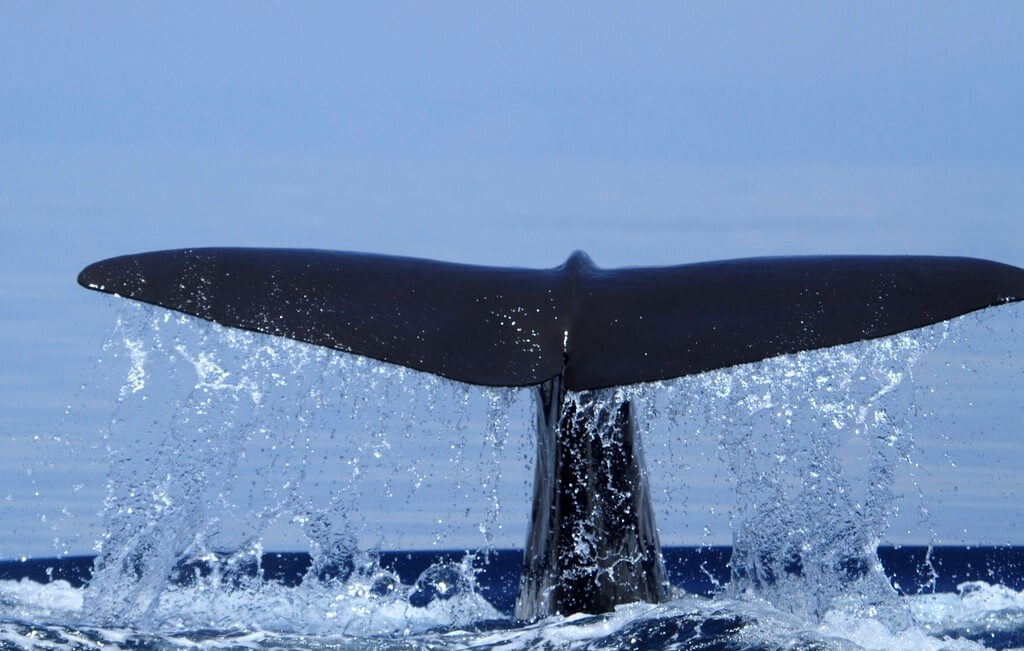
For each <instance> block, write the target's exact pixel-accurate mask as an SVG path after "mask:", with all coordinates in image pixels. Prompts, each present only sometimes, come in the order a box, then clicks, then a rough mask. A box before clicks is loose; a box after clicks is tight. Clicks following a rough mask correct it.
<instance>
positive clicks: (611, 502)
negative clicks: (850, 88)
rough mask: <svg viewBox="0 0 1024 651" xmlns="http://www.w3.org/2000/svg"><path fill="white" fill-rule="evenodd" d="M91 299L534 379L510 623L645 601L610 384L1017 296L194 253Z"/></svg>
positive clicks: (977, 268)
mask: <svg viewBox="0 0 1024 651" xmlns="http://www.w3.org/2000/svg"><path fill="white" fill-rule="evenodd" d="M78 282H79V283H80V284H81V285H83V286H85V287H88V288H90V289H95V290H98V291H102V292H107V293H110V294H116V295H119V296H123V297H125V298H130V299H133V300H137V301H142V302H145V303H151V304H154V305H159V306H161V307H165V308H168V309H172V310H177V311H179V312H184V313H186V314H191V315H194V316H197V317H200V318H203V319H207V320H209V321H214V322H216V323H219V324H222V325H225V326H231V327H235V328H242V329H245V330H252V331H256V332H262V333H266V334H269V335H276V336H281V337H288V338H291V339H296V340H299V341H305V342H308V343H312V344H316V345H319V346H326V347H329V348H334V349H337V350H341V351H345V352H350V353H355V354H358V355H364V356H367V357H372V358H375V359H378V360H382V361H385V362H390V363H393V364H401V365H403V366H407V367H410V368H414V369H417V370H421V371H426V372H429V373H434V374H436V375H440V376H442V377H446V378H449V379H452V380H458V381H460V382H467V383H470V384H478V385H486V386H533V387H535V392H536V396H537V465H536V477H535V483H534V498H533V512H532V513H533V514H532V519H531V522H530V528H529V532H528V535H527V542H526V552H525V563H524V569H523V576H522V578H521V582H520V593H519V598H518V600H517V604H516V616H517V617H519V618H522V619H532V618H535V617H538V616H544V615H548V614H553V613H570V612H592V613H596V612H604V611H608V610H611V609H612V608H613V607H614V606H615V605H617V604H621V603H628V602H634V601H649V602H658V601H662V600H664V599H665V598H667V596H668V585H667V582H666V580H665V572H664V568H663V566H662V560H661V551H660V546H659V543H658V535H657V529H656V527H655V524H654V514H653V510H652V508H651V504H650V498H649V494H648V488H647V482H646V479H645V472H644V465H643V459H642V452H641V448H640V441H639V439H638V437H637V435H636V432H635V428H634V425H633V413H632V406H631V405H630V403H629V402H628V401H622V400H618V401H617V400H616V399H615V393H614V391H613V390H612V389H613V388H614V387H617V386H622V385H628V384H635V383H639V382H652V381H656V380H665V379H670V378H675V377H679V376H683V375H689V374H693V373H700V372H702V371H708V370H712V369H716V368H722V367H727V366H732V365H735V364H742V363H745V362H754V361H758V360H761V359H765V358H768V357H773V356H776V355H782V354H786V353H794V352H798V351H802V350H812V349H816V348H825V347H828V346H836V345H839V344H845V343H850V342H854V341H860V340H864V339H873V338H877V337H884V336H887V335H892V334H895V333H898V332H902V331H905V330H911V329H914V328H919V327H923V326H926V325H929V324H932V323H937V322H939V321H944V320H946V319H950V318H953V317H955V316H959V315H962V314H966V313H968V312H972V311H974V310H979V309H982V308H986V307H990V306H994V305H1000V304H1004V303H1009V302H1013V301H1018V300H1022V299H1024V270H1022V269H1018V268H1016V267H1011V266H1008V265H1004V264H999V263H996V262H990V261H986V260H977V259H972V258H954V257H926V256H823V257H789V258H751V259H744V260H727V261H718V262H706V263H699V264H687V265H679V266H671V267H645V268H626V269H601V268H599V267H596V266H595V265H594V264H593V262H591V260H590V258H589V257H588V256H587V255H586V254H585V253H582V252H579V251H578V252H576V253H573V254H572V255H571V256H570V257H569V259H568V260H567V261H566V262H565V263H564V264H562V265H561V266H558V267H555V268H553V269H537V270H534V269H512V268H498V267H485V266H473V265H463V264H453V263H447V262H437V261H433V260H420V259H414V258H403V257H393V256H383V255H372V254H365V253H349V252H338V251H319V250H293V249H239V248H204V249H180V250H173V251H157V252H151V253H142V254H137V255H128V256H122V257H117V258H111V259H109V260H104V261H102V262H97V263H95V264H92V265H89V266H88V267H86V268H85V269H84V270H83V271H82V273H81V274H80V275H79V277H78Z"/></svg>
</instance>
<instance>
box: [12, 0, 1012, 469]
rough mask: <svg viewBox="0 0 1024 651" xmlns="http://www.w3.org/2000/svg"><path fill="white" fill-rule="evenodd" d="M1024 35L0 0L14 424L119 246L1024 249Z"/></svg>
mask: <svg viewBox="0 0 1024 651" xmlns="http://www.w3.org/2000/svg"><path fill="white" fill-rule="evenodd" d="M1022 33H1024V4H1022V3H1019V2H985V3H968V2H960V3H953V2H931V3H899V4H893V3H888V2H865V3H816V2H790V3H755V2H730V3H702V4H695V3H676V2H673V3H644V4H643V5H642V7H641V8H638V7H637V6H636V5H634V4H633V3H617V4H609V3H591V2H559V3H529V2H527V3H524V2H516V3H512V2H488V3H471V2H465V3H365V4H355V3H333V2H332V3H326V2H325V3H299V4H296V3H248V2H223V3H185V2H176V3H128V2H110V3H88V4H87V3H74V2H65V3H60V2H54V3H36V2H11V1H9V0H0V242H2V244H0V246H2V247H3V248H2V251H3V255H2V256H0V301H2V302H3V304H4V306H5V307H4V310H3V311H2V312H0V342H2V344H0V346H2V348H0V428H2V429H3V430H4V432H13V433H16V434H17V436H24V435H26V433H27V432H29V431H30V430H31V429H32V428H34V427H45V426H48V425H49V424H50V423H52V422H53V421H54V420H55V419H56V418H57V417H58V416H59V413H60V412H61V411H62V409H63V406H64V404H65V403H66V402H67V401H68V400H69V396H70V395H72V393H73V392H74V389H75V387H76V386H77V385H78V384H80V382H81V377H82V374H83V373H84V372H85V371H84V369H85V368H86V366H87V363H88V358H89V356H90V355H92V354H94V353H95V352H96V349H97V347H98V345H99V342H101V341H102V339H103V337H104V333H105V331H106V328H107V327H108V325H109V323H110V321H111V318H112V316H111V311H110V308H109V306H108V304H107V302H105V301H103V300H102V299H100V298H99V297H97V296H95V295H90V294H89V293H87V292H84V291H82V290H80V289H78V288H77V287H76V286H75V284H74V277H75V275H76V274H77V272H78V271H79V270H80V268H81V267H83V266H84V265H85V264H87V263H89V262H91V261H94V260H96V259H99V258H103V257H108V256H111V255H116V254H121V253H128V252H136V251H143V250H149V249H159V248H173V247H181V246H202V245H247V246H295V247H323V248H336V249H353V250H367V251H377V252H384V253H395V254H407V255H417V256H424V257H437V258H444V259H450V260H458V261H466V262H478V263H493V264H506V265H523V266H552V265H555V264H558V263H559V262H561V261H562V260H563V259H564V258H565V257H566V256H567V255H568V253H569V252H570V251H571V250H573V249H575V248H584V249H587V250H588V251H589V252H590V253H591V255H592V256H593V258H594V260H595V261H596V262H597V263H598V264H599V265H606V266H615V265H623V264H670V263H678V262H688V261H696V260H702V259H713V258H724V257H740V256H750V255H772V254H811V253H934V254H957V255H971V256H978V257H985V258H992V259H997V260H1001V261H1003V262H1008V263H1013V264H1017V265H1021V266H1024V128H1022V127H1021V124H1022V120H1021V117H1020V116H1022V115H1024V47H1022V46H1021V34H1022ZM1017 352H1018V353H1022V354H1024V351H1022V350H1020V349H1019V348H1018V349H1017ZM7 463H8V464H10V465H13V466H15V467H17V466H19V464H21V463H22V462H21V461H19V460H18V458H17V457H10V458H9V459H8V461H7Z"/></svg>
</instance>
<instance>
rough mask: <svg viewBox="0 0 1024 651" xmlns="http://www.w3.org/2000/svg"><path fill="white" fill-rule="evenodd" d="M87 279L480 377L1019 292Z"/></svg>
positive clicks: (916, 272)
mask: <svg viewBox="0 0 1024 651" xmlns="http://www.w3.org/2000/svg"><path fill="white" fill-rule="evenodd" d="M78 282H79V283H80V284H82V285H83V286H85V287H88V288H90V289H95V290H99V291H102V292H107V293H110V294H117V295H119V296H123V297H125V298H130V299H134V300H137V301H142V302H145V303H151V304H154V305H159V306H161V307H165V308H169V309H172V310H177V311H179V312H184V313H186V314H191V315H194V316H197V317H200V318H203V319H207V320H209V321H214V322H216V323H219V324H222V325H225V326H231V327H235V328H242V329H245V330H252V331H256V332H262V333H266V334H271V335H278V336H282V337H288V338H291V339H297V340H299V341H305V342H309V343H312V344H316V345H320V346H327V347H329V348H334V349H337V350H341V351H346V352H351V353H356V354H359V355H364V356H367V357H372V358H374V359H378V360H382V361H385V362H390V363H393V364H400V365H402V366H407V367H411V368H414V369H417V370H421V371H427V372H429V373H434V374H436V375H440V376H443V377H446V378H450V379H453V380H458V381H461V382H468V383H470V384H478V385H488V386H528V385H537V384H540V383H542V382H544V381H547V380H550V379H552V378H555V377H561V378H562V382H563V387H564V388H565V389H566V390H569V391H583V390H588V389H599V388H605V387H611V386H619V385H626V384H635V383H639V382H651V381H656V380H665V379H669V378H674V377H679V376H683V375H689V374H692V373H699V372H702V371H708V370H711V369H715V368H722V367H727V366H732V365H734V364H741V363H745V362H754V361H758V360H761V359H765V358H768V357H773V356H776V355H781V354H786V353H793V352H797V351H801V350H811V349H816V348H824V347H828V346H835V345H839V344H845V343H850V342H854V341H859V340H863V339H872V338H876V337H883V336H886V335H891V334H895V333H898V332H902V331H904V330H911V329H914V328H919V327H923V326H926V325H929V324H932V323H936V322H939V321H944V320H946V319H950V318H953V317H955V316H959V315H961V314H965V313H967V312H971V311H974V310H978V309H982V308H985V307H990V306H994V305H999V304H1002V303H1008V302H1011V301H1018V300H1021V299H1024V270H1022V269H1018V268H1016V267H1011V266H1008V265H1004V264H1000V263H996V262H990V261H986V260H978V259H973V258H956V257H930V256H823V257H782V258H750V259H743V260H726V261H718V262H705V263H699V264H686V265H679V266H670V267H642V268H625V269H601V268H599V267H597V266H595V265H594V264H593V263H592V262H591V260H590V258H589V257H588V256H587V255H586V254H585V253H583V252H579V251H577V252H576V253H573V254H572V255H571V256H570V257H569V259H568V260H566V262H565V263H564V264H562V265H560V266H558V267H555V268H553V269H511V268H498V267H485V266H473V265H464V264H453V263H448V262H438V261H433V260H421V259H414V258H404V257H395V256H384V255H373V254H366V253H349V252H339V251H321V250H295V249H245V248H197V249H180V250H172V251H156V252H151V253H141V254H137V255H127V256H122V257H117V258H111V259H109V260H104V261H102V262H97V263H95V264H92V265H89V266H88V267H86V268H85V269H84V270H83V271H82V273H81V274H80V275H79V277H78Z"/></svg>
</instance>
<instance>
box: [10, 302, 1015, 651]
mask: <svg viewBox="0 0 1024 651" xmlns="http://www.w3.org/2000/svg"><path fill="white" fill-rule="evenodd" d="M118 307H119V315H118V319H117V325H116V327H114V328H113V330H112V332H111V334H110V337H109V340H108V341H107V343H106V344H105V346H104V348H103V351H102V353H101V354H100V355H98V357H97V359H96V361H95V363H94V365H93V367H92V369H91V371H90V373H89V376H88V378H87V379H86V381H85V383H84V385H83V388H82V390H81V391H80V393H79V394H78V395H77V396H75V398H74V400H73V401H72V403H71V404H70V405H69V409H68V413H67V414H66V416H65V419H64V421H63V422H62V424H61V425H60V426H59V427H56V428H55V429H54V430H53V431H51V432H50V433H48V434H47V435H44V436H38V437H36V439H37V440H36V441H35V445H36V447H35V448H34V452H33V458H32V464H31V465H32V467H31V468H29V469H28V472H27V473H26V480H25V482H24V486H23V487H22V488H23V492H22V493H18V494H17V495H10V496H7V500H6V508H7V514H6V515H5V521H6V522H9V523H11V533H10V534H9V536H8V537H9V538H13V537H14V534H15V533H17V534H19V535H23V536H28V533H25V532H29V533H31V534H33V535H36V536H37V538H38V539H39V540H40V541H43V542H41V543H39V544H36V546H35V547H33V548H32V550H33V551H32V553H20V554H19V553H18V552H17V550H16V549H15V547H13V546H12V543H9V542H7V541H5V542H4V543H3V544H4V547H3V548H2V550H3V554H2V557H3V558H4V559H5V560H4V561H3V562H2V563H0V648H5V649H7V648H10V649H23V648H60V649H65V648H76V649H77V648H81V649H85V648H159V649H170V648H194V647H201V648H265V649H271V648H274V649H277V648H309V649H333V648H341V649H349V648H357V649H362V648H375V649H421V648H422V649H445V648H481V649H518V648H551V649H555V648H587V649H591V648H592V649H605V648H607V649H619V648H651V649H659V648H678V649H776V648H787V649H819V648H821V649H833V648H836V649H858V648H864V649H892V648H907V649H976V648H1019V647H1024V549H1022V548H1020V547H1015V546H1011V545H1001V546H993V545H986V546H966V545H931V546H929V545H903V546H894V545H890V544H885V543H886V541H887V540H889V539H890V536H891V535H892V530H893V528H894V527H896V526H898V523H900V522H902V521H901V519H900V518H902V517H905V516H906V515H907V514H906V513H905V512H903V513H901V505H905V504H906V503H907V502H906V500H905V499H904V497H905V495H904V494H905V493H906V492H907V491H908V490H911V491H913V490H914V488H915V487H918V486H919V483H917V482H918V479H915V477H918V476H919V475H920V473H921V469H920V464H919V462H918V460H919V459H920V458H921V453H920V450H919V440H920V439H921V437H920V436H919V432H917V431H916V429H915V428H920V423H921V421H922V418H923V417H924V416H926V415H927V414H922V411H927V409H925V407H924V405H927V404H928V403H927V401H926V397H927V394H929V393H930V392H932V391H933V390H934V388H935V387H932V386H928V385H927V384H922V383H921V381H919V380H918V379H917V378H916V377H915V372H916V369H918V368H920V367H921V366H920V365H921V363H922V359H924V358H926V357H927V356H928V355H930V354H932V352H933V351H934V350H935V349H936V348H938V349H939V351H938V352H941V348H942V347H943V346H944V345H947V344H948V343H949V342H950V341H956V340H958V338H959V337H960V333H959V330H958V328H960V326H959V325H958V324H957V323H952V324H939V325H937V326H933V327H931V328H927V329H924V330H920V331H916V332H912V333H907V334H904V335H899V336H895V337H889V338H886V339H882V340H877V341H872V342H863V343H860V344H854V345H851V346H844V347H841V348H836V349H830V350H826V351H819V352H815V353H801V354H797V355H790V356H785V357H780V358H776V359H773V360H767V361H765V362H762V363H758V364H751V365H745V366H741V367H737V368H733V369H727V370H723V371H715V372H711V373H706V374H702V375H699V376H693V377H689V378H683V379H679V380H675V381H672V382H664V383H657V384H655V385H643V386H635V387H626V388H623V389H622V390H621V392H620V393H619V395H617V396H616V399H620V400H632V401H633V403H634V405H635V406H636V407H637V413H638V414H639V423H638V426H639V428H640V430H641V437H642V440H643V443H644V446H645V448H646V456H647V458H648V461H649V463H650V464H651V465H650V468H649V480H650V482H651V486H652V494H653V495H654V499H655V508H656V511H657V518H658V524H659V528H660V530H661V535H662V538H663V540H665V541H671V540H672V539H673V538H672V536H673V532H674V531H677V530H682V529H685V528H686V527H687V526H692V522H694V521H695V520H696V521H700V522H704V523H705V524H704V525H703V528H704V531H703V532H701V531H698V532H696V537H697V538H698V539H699V540H701V544H698V545H688V546H675V545H669V546H667V547H666V548H665V560H666V565H667V568H668V571H669V575H670V580H671V583H672V585H673V590H674V594H673V599H672V600H671V601H669V602H667V603H663V604H658V605H651V604H631V605H626V606H621V607H619V608H617V609H616V610H615V612H613V613H609V614H605V615H596V616H595V615H587V614H575V615H568V616H555V617H550V618H546V619H543V620H540V621H536V622H519V621H516V620H514V619H513V617H512V615H511V613H512V606H513V603H514V599H515V594H516V589H517V585H518V572H519V569H520V567H521V563H522V551H521V549H516V548H515V547H516V545H517V544H521V543H520V542H519V541H521V540H522V529H521V526H522V525H523V524H524V523H525V521H526V518H527V511H526V509H527V508H528V505H529V491H530V477H531V474H530V473H531V471H530V469H531V467H532V460H533V453H534V451H533V448H532V440H531V432H530V423H531V418H532V409H533V405H532V402H531V400H532V398H531V395H530V393H529V392H528V391H525V390H523V391H521V390H500V389H480V388H474V387H467V386H464V385H459V384H457V383H454V382H449V381H446V380H441V379H438V378H434V377H431V376H427V375H424V374H420V373H415V372H412V371H408V370H405V369H401V368H397V367H393V366H389V365H386V364H381V363H377V362H374V361H371V360H366V359H362V358H358V357H354V356H347V355H340V354H335V353H332V352H330V351H326V350H322V349H316V348H313V347H310V346H305V345H302V344H296V343H294V342H288V341H284V340H280V339H275V338H271V337H265V336H261V335H255V334H251V333H244V332H238V331H232V330H228V329H223V328H218V327H214V326H211V325H210V324H206V323H203V322H199V321H197V320H195V319H191V318H189V317H184V316H180V315H176V314H173V313H169V312H166V311H163V310H159V309H155V308H149V307H143V306H137V305H131V304H129V305H123V306H118ZM1003 309H1005V308H1003ZM969 318H970V317H969ZM97 412H99V413H101V414H102V418H101V419H99V420H90V418H91V417H93V416H95V414H96V413H97ZM925 420H926V419H925ZM71 467H74V468H76V469H77V471H76V473H75V477H76V478H78V479H81V481H77V482H76V483H72V484H71V485H68V483H67V482H66V481H62V478H63V477H65V476H67V475H68V471H69V468H71ZM83 468H84V470H83ZM90 473H92V474H91V475H90ZM82 478H84V479H82ZM709 484H714V485H715V490H717V491H718V492H717V493H713V492H709V491H711V488H708V485H709ZM701 495H703V496H705V497H700V496H701ZM707 495H711V497H706V496H707ZM920 501H921V504H919V505H918V506H917V507H915V508H914V511H915V512H914V513H912V514H911V516H912V519H917V520H920V521H922V522H924V523H925V524H924V529H925V530H927V528H928V524H927V522H928V517H929V516H928V507H927V503H926V500H924V499H923V498H922V499H921V500H920ZM911 502H913V500H911ZM902 508H903V510H904V511H906V508H907V507H906V506H902ZM708 510H711V511H716V513H715V515H714V517H717V518H719V520H720V521H722V522H724V527H725V530H726V531H727V539H726V540H725V541H722V540H719V539H718V538H716V536H719V534H717V533H716V532H715V529H714V526H713V523H714V522H715V520H714V518H712V519H711V520H709V519H707V518H706V517H705V518H703V519H701V518H699V517H698V514H703V513H705V512H706V511H708ZM97 513H99V515H98V516H97V515H96V514H97ZM708 522H711V523H712V524H707V523H708ZM511 523H514V525H513V524H511ZM1018 523H1019V521H1018ZM899 526H901V525H899ZM1007 526H1008V527H1012V526H1014V525H1013V523H1008V525H1007ZM690 533H691V534H692V533H694V532H690ZM43 543H45V544H43ZM43 548H45V549H49V550H52V551H51V552H50V553H39V552H38V551H35V550H38V549H43ZM83 548H84V549H86V550H88V553H85V554H83V553H81V550H82V549H83Z"/></svg>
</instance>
